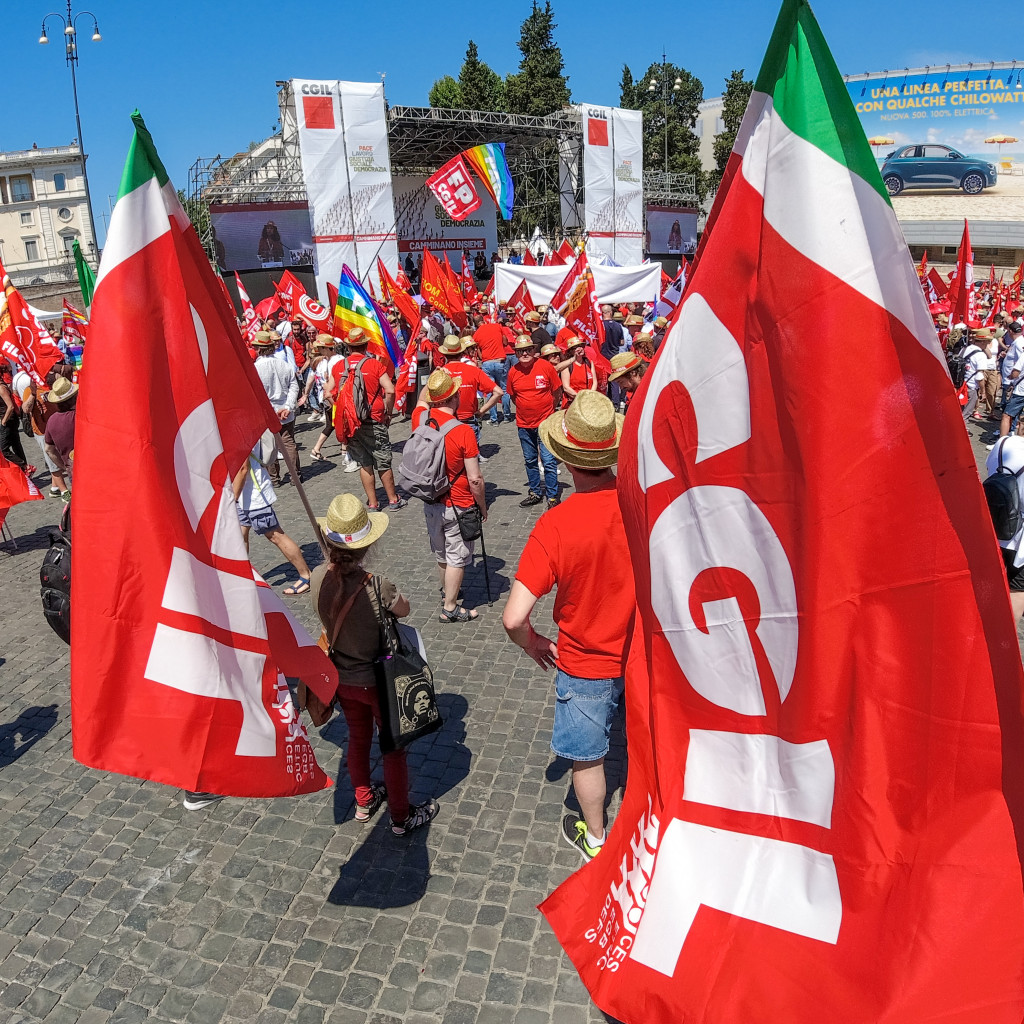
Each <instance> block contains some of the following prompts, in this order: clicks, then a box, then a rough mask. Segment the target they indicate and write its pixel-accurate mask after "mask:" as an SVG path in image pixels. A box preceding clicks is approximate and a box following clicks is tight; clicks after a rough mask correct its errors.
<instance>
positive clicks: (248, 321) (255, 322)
mask: <svg viewBox="0 0 1024 1024" xmlns="http://www.w3.org/2000/svg"><path fill="white" fill-rule="evenodd" d="M235 287H236V288H237V289H238V301H239V302H240V303H241V304H242V322H243V324H244V326H243V327H242V335H243V336H244V338H245V340H246V341H247V342H248V343H249V344H250V345H251V344H252V343H253V342H254V341H255V340H256V334H257V332H258V331H259V329H260V321H259V317H258V316H256V310H255V309H253V305H252V299H250V298H249V293H248V292H247V291H246V290H245V287H244V286H243V284H242V279H241V278H240V277H239V276H238V271H237V270H236V271H235Z"/></svg>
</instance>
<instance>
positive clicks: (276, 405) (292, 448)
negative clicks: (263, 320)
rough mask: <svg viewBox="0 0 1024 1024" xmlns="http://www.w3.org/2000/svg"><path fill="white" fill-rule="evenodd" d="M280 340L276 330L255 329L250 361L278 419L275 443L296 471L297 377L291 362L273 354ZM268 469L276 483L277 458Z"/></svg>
mask: <svg viewBox="0 0 1024 1024" xmlns="http://www.w3.org/2000/svg"><path fill="white" fill-rule="evenodd" d="M280 340H281V339H280V337H279V335H278V333H277V331H257V333H256V340H255V341H254V342H253V348H254V349H255V350H256V362H255V364H254V365H255V367H256V373H257V374H259V378H260V382H261V383H262V384H263V390H264V391H266V393H267V398H268V399H269V400H270V404H271V406H272V407H273V410H274V412H275V413H277V418H278V419H279V420H280V421H281V433H280V434H278V436H277V443H278V444H279V445H280V446H281V448H282V449H283V450H284V451H287V452H289V453H290V454H291V457H292V465H294V466H295V471H296V472H298V471H299V449H298V448H297V447H296V445H295V407H296V405H297V404H298V401H299V378H298V377H297V376H296V375H295V367H294V366H290V365H289V364H288V363H286V362H284V361H283V360H280V359H275V358H274V351H275V349H276V348H277V343H278V342H279V341H280ZM268 469H269V471H270V479H271V480H272V481H273V482H274V484H275V485H276V486H278V487H280V486H281V469H280V467H279V465H278V460H274V461H272V462H271V464H270V466H269V467H268ZM300 479H301V477H300Z"/></svg>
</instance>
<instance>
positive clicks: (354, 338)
mask: <svg viewBox="0 0 1024 1024" xmlns="http://www.w3.org/2000/svg"><path fill="white" fill-rule="evenodd" d="M345 340H346V341H347V342H348V344H349V347H350V348H352V347H357V346H360V345H369V343H370V339H369V337H368V336H367V334H366V331H364V330H363V329H362V327H353V328H352V330H351V331H349V332H348V335H347V336H346V338H345Z"/></svg>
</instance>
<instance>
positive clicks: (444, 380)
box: [427, 369, 462, 404]
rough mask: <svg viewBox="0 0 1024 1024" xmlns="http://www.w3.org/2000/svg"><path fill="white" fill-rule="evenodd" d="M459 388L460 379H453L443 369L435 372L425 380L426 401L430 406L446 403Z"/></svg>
mask: <svg viewBox="0 0 1024 1024" xmlns="http://www.w3.org/2000/svg"><path fill="white" fill-rule="evenodd" d="M460 387H462V378H461V377H453V376H452V375H451V374H450V373H449V372H448V371H447V370H445V369H439V370H435V371H434V372H433V373H432V374H431V375H430V376H429V377H428V378H427V401H429V402H430V403H431V404H437V403H438V402H446V401H447V400H448V399H449V398H451V397H452V395H454V394H455V392H456V391H458V390H459V388H460Z"/></svg>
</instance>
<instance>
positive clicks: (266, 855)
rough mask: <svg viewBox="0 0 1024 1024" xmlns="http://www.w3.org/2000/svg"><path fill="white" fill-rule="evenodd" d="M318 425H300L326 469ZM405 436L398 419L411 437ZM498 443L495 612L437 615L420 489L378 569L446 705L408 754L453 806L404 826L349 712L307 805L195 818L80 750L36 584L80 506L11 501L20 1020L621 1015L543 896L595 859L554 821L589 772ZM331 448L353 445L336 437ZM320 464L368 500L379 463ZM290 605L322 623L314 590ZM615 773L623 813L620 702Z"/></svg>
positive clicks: (0, 610)
mask: <svg viewBox="0 0 1024 1024" xmlns="http://www.w3.org/2000/svg"><path fill="white" fill-rule="evenodd" d="M317 429H318V428H317V427H315V426H313V425H309V424H306V423H303V424H302V426H301V428H300V431H299V440H300V443H301V444H302V445H303V451H302V456H303V458H304V460H305V461H307V462H308V450H309V448H310V446H311V445H312V442H313V440H314V438H315V436H316V433H317ZM407 434H408V428H407V427H405V426H401V425H400V426H398V427H396V428H395V429H394V430H393V436H394V439H395V440H396V441H398V442H399V443H400V442H401V440H402V439H404V438H405V437H406V436H407ZM483 442H484V447H483V451H484V454H486V455H490V456H493V457H492V458H491V460H490V461H489V462H488V463H487V465H486V466H484V475H485V477H486V479H487V481H488V484H487V492H488V499H489V502H490V504H491V512H490V519H489V520H488V523H487V535H486V540H487V544H488V554H489V556H490V559H489V564H490V567H491V573H492V576H491V585H492V588H493V590H494V595H495V598H496V601H495V604H494V606H493V608H490V607H488V606H487V603H486V597H485V592H484V585H483V576H482V574H481V570H480V560H479V558H478V559H477V567H476V569H475V570H471V571H470V572H469V573H468V574H467V580H466V585H465V593H466V604H467V605H468V606H471V607H472V606H476V607H478V608H480V611H481V619H480V621H479V622H477V623H475V624H468V625H462V626H459V625H444V626H443V625H441V624H439V623H438V621H437V611H438V608H439V595H438V583H437V578H436V570H435V569H434V564H433V560H432V558H431V555H430V551H429V547H428V544H427V537H426V529H425V526H424V521H423V513H422V512H421V510H420V507H419V503H418V502H412V503H410V505H409V507H408V508H406V509H404V510H402V511H401V512H398V513H396V514H395V515H394V516H393V517H392V525H393V529H392V530H391V531H389V534H388V535H387V537H386V538H385V539H384V541H383V542H382V544H381V546H382V548H383V551H382V553H381V555H380V557H379V558H378V560H377V563H376V564H377V567H378V568H380V569H381V570H382V571H385V572H386V573H387V574H388V575H389V576H391V577H392V578H393V579H394V580H395V581H396V582H398V583H399V585H400V586H401V588H402V589H403V590H404V592H405V593H406V594H407V595H408V596H409V598H410V600H411V602H412V606H413V612H412V615H411V617H410V621H411V622H412V623H413V624H414V625H416V626H418V627H419V628H420V629H421V630H422V632H423V635H424V638H425V641H426V644H427V650H428V655H429V656H430V659H431V662H432V664H433V665H434V668H435V672H436V674H437V677H438V680H439V682H440V687H439V694H440V695H439V701H440V702H441V704H442V707H443V711H444V716H445V719H446V723H445V727H444V729H443V730H442V731H441V732H439V733H435V734H434V735H433V736H431V737H428V738H427V739H425V740H421V741H419V742H418V743H417V744H416V745H415V746H414V747H413V748H412V749H411V751H410V757H409V761H410V772H411V777H412V787H413V797H414V799H423V798H426V797H428V796H434V797H436V798H437V799H438V800H439V801H440V804H441V812H440V814H439V816H438V817H437V819H436V820H435V821H434V822H433V823H432V824H431V826H430V827H429V828H428V829H425V830H423V831H422V832H418V833H414V834H412V835H411V836H409V837H407V838H401V839H400V838H398V837H396V836H393V835H392V834H391V831H390V829H389V828H388V827H387V821H386V818H387V816H386V814H382V815H379V816H378V817H377V818H376V819H375V822H374V824H372V825H371V826H360V825H358V824H357V823H356V822H355V821H354V820H353V795H352V790H351V787H350V786H349V783H348V778H347V775H346V772H345V767H344V750H345V747H346V744H347V735H346V731H345V726H344V722H343V720H341V719H340V718H336V719H335V720H334V721H333V722H331V723H329V724H328V725H327V726H326V727H325V728H324V729H323V730H320V731H317V730H312V729H311V730H310V731H311V738H312V740H313V743H314V747H315V748H316V752H317V756H318V758H319V759H320V762H321V764H322V765H324V767H325V768H327V769H328V771H329V774H330V775H331V776H332V777H334V778H336V779H337V780H338V784H337V785H336V786H335V787H333V788H332V789H331V790H328V791H326V792H323V793H319V794H314V795H310V796H304V797H299V798H293V799H277V800H241V799H226V800H223V801H221V802H220V803H218V804H215V805H213V806H211V807H209V808H207V809H205V810H202V811H193V812H189V811H185V810H184V809H183V808H182V805H181V792H180V791H178V790H174V789H171V788H169V787H166V786H162V785H158V784H156V783H152V782H142V781H139V780H137V779H132V778H126V777H123V776H117V775H109V774H104V773H102V772H98V771H95V770H92V769H89V768H85V767H83V766H82V765H80V764H78V763H77V762H76V761H74V760H73V758H72V756H71V721H70V712H69V694H68V668H69V656H68V649H67V648H66V647H65V646H64V644H63V643H61V642H60V641H59V640H58V639H57V638H56V636H55V635H54V634H53V633H52V632H51V631H50V629H49V627H48V626H47V624H46V622H45V620H44V619H43V616H42V613H41V610H40V606H39V602H38V597H37V595H38V570H39V564H40V562H41V560H42V557H43V553H44V551H45V550H46V547H47V546H48V531H49V530H50V529H51V528H52V527H54V526H55V525H56V523H57V521H58V518H59V514H60V503H59V501H57V500H56V499H47V500H46V501H45V502H34V503H32V504H26V505H21V506H18V507H16V508H14V509H13V510H12V511H11V513H10V516H9V518H8V524H9V526H10V527H11V530H12V532H13V534H14V536H15V538H16V541H17V545H18V547H17V551H13V552H12V550H11V548H10V546H9V545H8V546H2V547H0V622H2V623H3V631H2V632H3V637H2V641H0V1021H4V1022H21V1021H29V1020H31V1021H37V1020H46V1021H49V1022H55V1024H64V1022H68V1024H70V1022H74V1021H78V1022H82V1024H101V1022H104V1021H110V1022H111V1024H113V1022H115V1021H118V1022H126V1024H127V1022H133V1021H141V1020H160V1021H170V1022H179V1021H187V1022H195V1024H207V1022H214V1021H218V1020H233V1019H239V1020H246V1021H257V1022H261V1024H264V1022H265V1024H277V1022H284V1021H296V1022H303V1024H313V1022H320V1021H329V1022H331V1024H398V1022H399V1021H402V1022H405V1024H438V1022H444V1024H474V1022H475V1024H543V1022H545V1021H557V1022H558V1024H583V1022H586V1021H604V1020H605V1019H606V1018H605V1016H604V1014H602V1013H600V1011H598V1010H597V1009H596V1007H594V1006H593V1005H592V1004H591V1002H590V1000H589V998H588V996H587V993H586V991H585V990H584V988H583V986H582V985H581V984H580V982H579V980H578V978H577V975H576V972H575V971H574V969H573V968H572V966H571V965H570V963H569V961H568V960H567V958H566V957H565V956H564V954H563V953H562V952H561V950H560V947H559V945H558V943H557V942H556V941H555V938H554V936H553V934H552V933H551V930H550V929H549V928H548V926H547V924H546V922H545V921H544V920H543V919H542V917H541V915H540V913H539V912H538V911H537V910H536V909H535V908H536V905H537V903H539V902H540V901H541V900H542V899H543V898H544V897H545V896H546V895H547V894H548V893H550V892H551V891H552V890H553V889H554V888H555V886H556V885H558V884H559V883H560V882H561V881H562V880H563V879H564V878H566V877H567V876H568V875H569V874H570V873H571V872H572V871H574V870H575V869H576V868H577V867H578V865H579V858H578V855H577V854H576V852H575V851H574V850H572V849H570V848H569V847H568V846H567V845H566V844H565V843H564V842H563V841H562V840H561V838H560V836H559V822H560V818H561V815H562V814H563V813H564V811H563V808H564V806H565V805H566V804H567V803H568V806H572V807H574V806H575V804H574V802H573V801H574V797H572V796H571V794H569V793H568V792H567V790H568V780H569V775H568V764H567V763H566V762H562V761H560V760H558V759H555V758H554V757H553V755H552V754H551V752H550V749H549V740H550V737H551V723H552V714H553V707H554V687H553V677H552V676H551V675H549V674H547V673H544V672H542V671H541V670H540V669H538V668H537V667H536V666H535V665H534V663H533V662H532V661H531V660H530V659H529V658H527V657H526V656H525V655H524V654H522V653H521V652H520V650H519V649H518V648H517V647H515V646H514V645H513V644H512V643H511V642H510V641H508V639H507V638H506V636H505V633H504V630H503V629H502V627H501V621H500V609H501V603H502V601H503V599H504V595H505V594H506V593H507V591H508V587H509V580H510V578H511V576H512V574H513V573H514V570H515V564H516V560H517V559H518V555H519V552H520V550H521V549H522V545H523V543H524V541H525V539H526V537H527V535H528V532H529V529H530V526H531V524H532V523H533V522H534V520H535V519H536V517H537V509H536V508H534V509H527V510H524V509H520V508H519V507H518V501H519V499H520V497H521V496H522V495H523V494H524V493H525V490H526V486H525V471H524V468H523V462H522V456H521V454H520V450H519V444H518V440H517V437H516V433H515V429H514V427H512V426H510V425H502V426H499V427H496V428H490V427H488V428H486V429H485V432H484V437H483ZM327 454H328V455H330V456H332V457H337V455H338V448H337V445H336V444H335V443H334V442H332V443H331V444H330V445H328V447H327ZM305 473H306V479H307V491H308V494H309V496H310V499H311V501H312V503H313V506H314V508H315V509H316V510H317V511H318V513H321V514H322V510H323V509H325V508H326V506H327V504H328V502H329V500H330V499H331V497H333V496H334V495H335V494H336V493H339V492H341V491H344V490H350V491H352V492H353V493H360V487H359V483H358V480H359V477H358V475H356V474H351V475H343V474H342V473H341V470H340V468H339V467H338V466H337V465H329V464H324V463H320V464H314V465H312V466H311V467H310V466H307V467H306V470H305ZM561 480H562V482H563V486H565V485H567V484H568V474H567V472H566V471H565V470H563V475H562V477H561ZM111 484H112V487H113V488H115V489H116V484H117V482H116V481H111ZM120 500H125V501H130V500H131V495H123V496H121V499H120ZM277 509H278V514H279V517H280V519H281V522H282V524H283V526H284V528H285V530H286V531H287V532H288V533H290V534H291V535H292V536H293V537H294V538H296V539H297V540H298V541H299V542H300V543H301V544H302V545H303V548H304V551H305V554H306V557H307V560H309V561H310V563H311V564H315V563H316V562H318V561H319V560H320V559H319V552H318V549H317V547H316V545H315V543H313V542H312V533H311V530H310V528H309V525H308V522H307V521H306V519H305V516H304V515H303V513H302V510H301V506H300V504H299V500H298V495H297V494H296V491H295V489H294V488H293V487H289V486H285V487H282V488H281V489H280V500H279V502H278V505H277ZM252 557H253V561H254V563H255V564H256V566H257V567H258V568H259V569H260V570H261V571H262V572H263V573H264V575H265V576H266V578H267V580H268V581H269V582H270V583H271V584H273V585H274V586H277V587H281V586H283V585H285V583H286V581H288V580H290V579H291V578H292V577H293V573H292V571H291V568H290V566H288V565H287V564H286V563H281V561H280V557H279V556H278V552H277V549H276V548H274V547H273V546H272V545H270V544H268V543H267V542H265V541H263V540H261V539H260V538H255V537H254V538H253V547H252ZM285 600H290V601H292V603H293V605H292V606H293V607H295V608H296V609H297V611H298V614H299V616H300V618H302V619H303V621H305V622H306V623H307V625H309V626H310V628H311V629H312V627H313V621H314V616H313V614H312V610H311V608H310V607H309V601H308V598H294V599H288V598H286V599H285ZM609 600H614V595H610V596H609ZM550 608H551V604H550V599H548V600H546V601H544V602H543V603H542V604H541V606H540V608H539V609H538V614H536V615H535V621H537V622H538V623H539V624H540V623H544V622H546V621H549V620H550ZM609 771H610V774H611V775H612V782H613V786H614V787H615V793H614V796H613V801H612V806H611V808H610V811H609V813H610V814H611V815H612V816H614V813H615V809H616V807H617V804H618V800H619V797H620V796H621V786H622V783H623V780H624V776H625V748H624V738H623V735H622V721H621V718H620V720H619V722H618V723H617V727H616V734H615V737H614V740H613V750H612V756H611V758H610V761H609ZM376 774H377V775H379V774H380V766H379V764H377V766H376Z"/></svg>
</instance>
